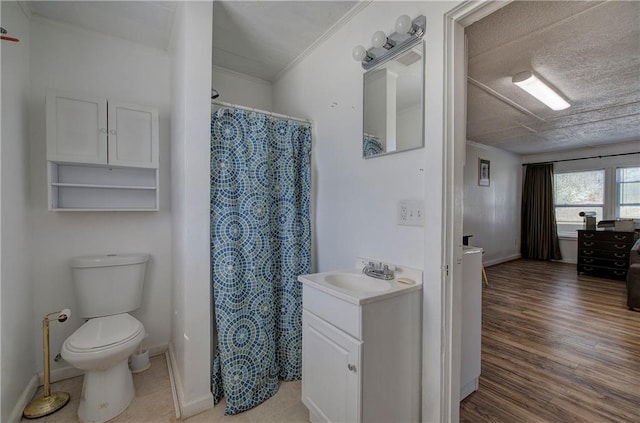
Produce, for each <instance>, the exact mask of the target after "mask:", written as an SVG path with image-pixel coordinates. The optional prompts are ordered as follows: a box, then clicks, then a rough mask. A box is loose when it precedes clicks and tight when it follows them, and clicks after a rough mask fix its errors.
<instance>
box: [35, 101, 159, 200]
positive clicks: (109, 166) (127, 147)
mask: <svg viewBox="0 0 640 423" xmlns="http://www.w3.org/2000/svg"><path fill="white" fill-rule="evenodd" d="M46 128H47V129H46V143H47V161H48V167H49V169H48V173H47V174H48V185H49V195H48V199H49V204H48V207H49V210H56V211H63V210H74V211H79V210H82V211H89V210H127V211H148V210H158V162H159V159H158V156H159V154H158V150H159V132H158V130H159V129H158V128H159V125H158V111H157V109H154V108H150V107H144V106H138V105H134V104H128V103H122V102H117V101H111V100H107V99H105V98H95V97H94V98H92V97H80V96H76V95H73V94H67V93H58V92H49V93H48V94H47V97H46Z"/></svg>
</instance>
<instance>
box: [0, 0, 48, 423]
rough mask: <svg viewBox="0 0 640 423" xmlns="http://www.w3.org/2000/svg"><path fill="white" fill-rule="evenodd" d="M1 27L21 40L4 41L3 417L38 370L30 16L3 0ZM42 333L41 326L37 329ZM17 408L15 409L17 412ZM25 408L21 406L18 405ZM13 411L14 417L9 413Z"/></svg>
mask: <svg viewBox="0 0 640 423" xmlns="http://www.w3.org/2000/svg"><path fill="white" fill-rule="evenodd" d="M1 7H2V10H1V16H2V19H1V22H2V27H3V28H7V30H8V31H9V32H10V33H9V35H10V36H12V37H16V38H19V39H20V42H19V43H11V42H7V41H2V46H1V47H0V48H1V49H2V62H1V63H2V106H1V107H2V125H1V126H2V151H1V153H2V155H1V158H2V161H1V163H0V169H1V174H0V181H2V186H1V188H0V190H1V192H2V202H1V210H0V215H1V217H2V218H1V225H2V237H1V239H0V245H1V246H2V248H1V252H2V255H1V263H2V273H1V276H0V277H1V285H2V288H1V292H0V298H1V299H2V303H1V306H0V310H1V314H0V323H1V329H0V333H1V334H2V343H1V344H2V346H1V350H0V366H1V368H0V381H1V386H0V391H1V392H2V395H1V398H0V403H1V410H0V420H1V421H10V420H11V419H12V418H15V417H17V416H19V414H18V415H16V414H15V411H14V410H13V408H14V406H17V407H20V405H24V404H19V403H20V401H19V398H20V395H21V394H22V393H23V391H24V390H25V388H27V385H29V382H30V381H31V379H32V378H33V376H34V374H35V371H36V358H38V359H39V361H42V358H41V355H40V356H38V357H37V356H36V353H35V351H38V352H39V351H41V350H39V349H38V350H36V348H35V342H34V338H33V336H34V321H33V285H32V278H31V271H30V268H29V266H30V265H29V262H28V260H29V253H28V252H29V245H28V244H29V242H28V233H29V115H28V98H29V45H30V37H29V21H28V18H27V16H26V15H25V14H24V13H23V12H22V10H21V8H20V6H19V5H18V3H17V2H12V1H11V2H9V1H3V2H2V4H1ZM35 333H36V334H38V335H39V336H41V335H40V333H41V332H40V331H39V330H38V331H35ZM12 411H14V412H13V413H12ZM17 411H18V412H21V410H17ZM10 416H11V417H10Z"/></svg>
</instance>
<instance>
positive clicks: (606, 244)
mask: <svg viewBox="0 0 640 423" xmlns="http://www.w3.org/2000/svg"><path fill="white" fill-rule="evenodd" d="M631 247H633V243H632V242H623V241H591V240H578V248H580V249H591V250H606V251H624V252H627V251H629V250H631Z"/></svg>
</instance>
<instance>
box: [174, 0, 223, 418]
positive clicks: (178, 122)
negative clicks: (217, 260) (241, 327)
mask: <svg viewBox="0 0 640 423" xmlns="http://www.w3.org/2000/svg"><path fill="white" fill-rule="evenodd" d="M175 19H176V21H175V27H174V31H173V39H172V47H171V71H172V75H171V94H172V95H171V97H172V99H173V102H172V108H171V122H172V127H171V153H172V154H171V169H172V180H171V192H172V198H173V215H172V224H173V226H172V231H173V241H174V249H173V313H172V333H171V343H172V346H171V357H172V364H173V374H174V376H175V379H176V382H177V390H178V399H179V401H180V408H181V413H182V417H187V416H190V415H193V414H197V413H198V412H200V411H202V410H205V409H207V408H210V407H211V406H213V396H212V395H211V352H212V347H211V346H212V343H213V340H212V328H211V326H212V317H211V301H212V297H211V288H210V287H211V280H210V271H209V268H210V259H209V251H210V247H209V226H210V224H209V189H210V188H209V187H210V185H209V168H210V165H209V148H210V147H209V146H210V134H209V127H210V124H211V98H210V92H211V52H212V37H211V34H212V30H213V27H212V25H213V5H212V3H211V2H184V3H180V4H179V5H178V7H177V10H176V18H175Z"/></svg>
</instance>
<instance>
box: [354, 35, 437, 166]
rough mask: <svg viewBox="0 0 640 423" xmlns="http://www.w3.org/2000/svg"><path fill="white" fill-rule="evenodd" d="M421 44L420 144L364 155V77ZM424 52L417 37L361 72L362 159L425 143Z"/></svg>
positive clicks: (385, 154) (423, 43) (402, 151)
mask: <svg viewBox="0 0 640 423" xmlns="http://www.w3.org/2000/svg"><path fill="white" fill-rule="evenodd" d="M419 44H421V45H422V81H421V82H422V89H421V90H420V108H421V109H422V113H421V121H422V122H421V123H422V125H421V129H420V134H421V140H420V144H419V145H418V146H416V147H409V148H405V149H402V150H394V151H385V152H383V153H379V154H373V155H370V156H365V155H364V146H363V142H364V136H365V131H364V118H365V107H366V100H367V99H366V98H365V93H366V89H365V77H366V75H367V74H368V73H369V72H375V71H376V70H378V69H380V68H381V67H382V66H384V64H386V63H387V62H388V61H390V60H392V59H395V58H396V57H398V56H400V55H402V54H403V53H405V52H407V51H409V50H411V49H413V48H415V47H416V46H417V45H419ZM425 53H426V46H425V42H424V39H423V38H419V39H417V40H415V42H413V43H411V44H408V45H407V46H406V47H404V48H402V49H401V50H399V51H397V52H394V53H393V54H391V55H389V57H386V58H385V59H384V60H382V61H381V62H380V63H377V64H376V65H375V66H374V67H372V68H369V69H367V71H366V72H364V73H363V74H362V133H361V135H360V147H361V149H362V158H363V159H365V160H366V159H373V158H376V157H383V156H388V155H390V154H397V153H404V152H405V151H412V150H417V149H419V148H424V144H425V137H424V130H425V103H426V102H425V97H426V95H425V90H426V77H425V70H426V59H425Z"/></svg>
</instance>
